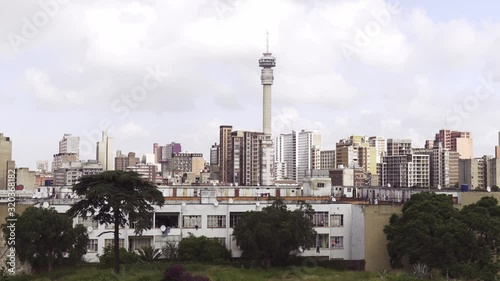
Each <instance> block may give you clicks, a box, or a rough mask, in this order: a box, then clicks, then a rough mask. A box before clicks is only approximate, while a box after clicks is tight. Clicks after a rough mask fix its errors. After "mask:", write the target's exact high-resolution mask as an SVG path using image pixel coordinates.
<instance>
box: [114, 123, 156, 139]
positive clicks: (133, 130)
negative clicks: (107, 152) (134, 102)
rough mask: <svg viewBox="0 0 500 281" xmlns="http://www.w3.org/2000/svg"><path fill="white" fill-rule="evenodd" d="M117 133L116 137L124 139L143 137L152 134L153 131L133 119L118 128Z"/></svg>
mask: <svg viewBox="0 0 500 281" xmlns="http://www.w3.org/2000/svg"><path fill="white" fill-rule="evenodd" d="M116 135H117V136H116V137H118V138H123V139H134V138H137V139H141V138H144V137H148V136H150V135H151V133H150V132H149V131H148V130H147V129H145V128H143V127H141V126H140V125H138V124H136V123H135V122H132V121H131V122H128V123H126V124H124V125H122V126H120V127H119V128H118V129H117V132H116Z"/></svg>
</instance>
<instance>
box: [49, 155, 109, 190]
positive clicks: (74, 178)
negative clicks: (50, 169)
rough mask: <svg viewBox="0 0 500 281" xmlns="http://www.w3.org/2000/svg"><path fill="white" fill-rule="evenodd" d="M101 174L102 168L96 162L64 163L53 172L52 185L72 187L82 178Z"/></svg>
mask: <svg viewBox="0 0 500 281" xmlns="http://www.w3.org/2000/svg"><path fill="white" fill-rule="evenodd" d="M102 172H103V166H102V164H101V163H99V162H97V160H88V161H87V162H83V161H74V162H65V163H63V164H62V165H61V167H60V168H58V169H57V170H55V171H54V185H59V186H69V185H74V184H77V183H78V182H79V181H80V178H81V177H82V176H87V175H97V174H100V173H102Z"/></svg>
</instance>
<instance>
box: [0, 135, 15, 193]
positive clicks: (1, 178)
mask: <svg viewBox="0 0 500 281" xmlns="http://www.w3.org/2000/svg"><path fill="white" fill-rule="evenodd" d="M9 161H12V140H11V139H10V138H9V137H6V136H4V134H3V133H0V190H4V189H7V174H8V171H7V170H8V169H7V163H8V162H9Z"/></svg>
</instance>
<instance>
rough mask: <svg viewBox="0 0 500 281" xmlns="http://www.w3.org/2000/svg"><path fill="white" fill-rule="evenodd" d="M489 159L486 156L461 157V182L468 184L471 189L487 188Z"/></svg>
mask: <svg viewBox="0 0 500 281" xmlns="http://www.w3.org/2000/svg"><path fill="white" fill-rule="evenodd" d="M486 166H487V161H485V159H484V158H482V157H481V158H473V159H460V162H459V183H460V184H461V185H462V184H467V185H468V186H469V187H470V189H483V190H484V189H486V186H487V176H486V175H487V173H486Z"/></svg>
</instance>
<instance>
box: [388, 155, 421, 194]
mask: <svg viewBox="0 0 500 281" xmlns="http://www.w3.org/2000/svg"><path fill="white" fill-rule="evenodd" d="M383 161H384V162H383V163H382V164H381V176H380V177H379V180H380V183H381V185H382V186H387V185H388V184H390V186H392V187H420V188H426V187H429V186H430V157H429V155H424V154H412V153H409V154H406V155H392V156H384V157H383Z"/></svg>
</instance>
